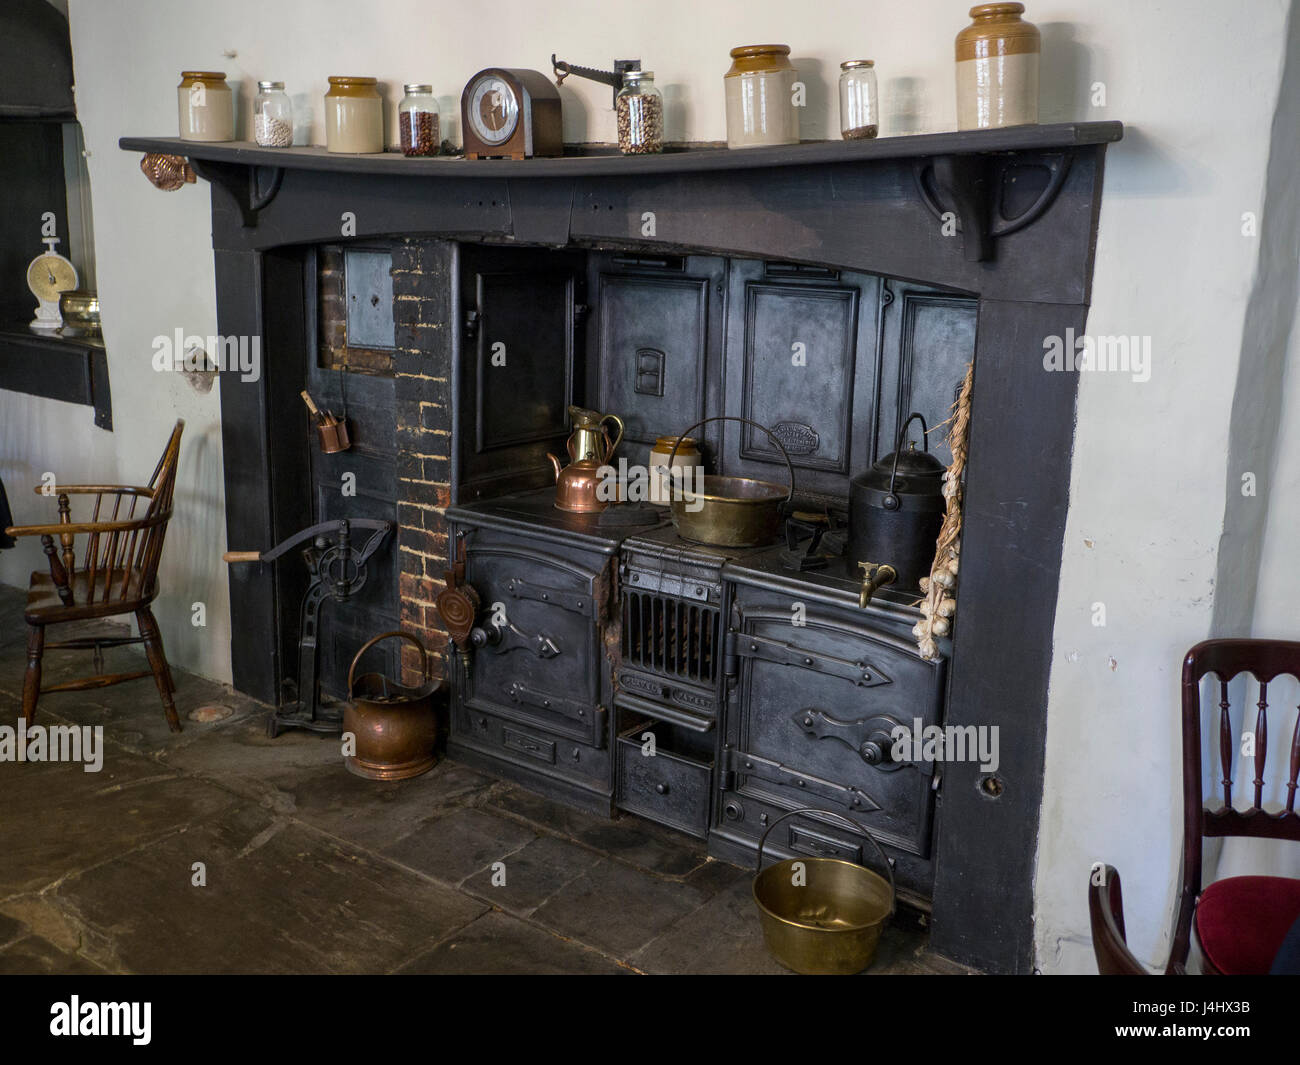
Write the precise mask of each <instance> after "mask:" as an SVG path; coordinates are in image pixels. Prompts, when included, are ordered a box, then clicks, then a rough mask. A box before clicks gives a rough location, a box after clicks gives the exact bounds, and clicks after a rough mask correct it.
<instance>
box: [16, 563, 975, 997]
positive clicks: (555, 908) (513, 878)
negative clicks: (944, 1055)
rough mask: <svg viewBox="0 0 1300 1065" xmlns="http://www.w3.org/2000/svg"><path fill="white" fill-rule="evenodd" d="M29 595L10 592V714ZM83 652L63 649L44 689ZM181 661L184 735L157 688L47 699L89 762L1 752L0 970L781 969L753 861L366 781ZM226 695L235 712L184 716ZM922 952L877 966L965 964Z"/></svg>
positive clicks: (900, 947) (486, 789)
mask: <svg viewBox="0 0 1300 1065" xmlns="http://www.w3.org/2000/svg"><path fill="white" fill-rule="evenodd" d="M22 603H23V593H22V592H21V591H20V590H18V589H14V588H6V587H0V725H9V726H16V724H17V721H18V718H19V716H20V705H21V703H20V698H19V696H20V692H21V689H22V676H23V666H24V658H25V652H24V647H25V642H24V641H25V626H24V624H23V621H22ZM65 636H66V632H65V633H61V634H60V635H59V636H58V637H57V638H65ZM109 654H110V655H111V654H116V655H118V656H119V657H118V659H117V660H118V661H123V662H126V661H127V660H128V659H129V658H130V657H132V656H133V655H134V654H135V652H134V651H133V650H119V651H116V652H112V651H110V652H109ZM111 661H112V660H110V664H111ZM89 665H90V663H89V661H88V658H86V657H84V653H83V655H82V656H78V655H76V654H74V653H70V652H50V653H49V654H47V656H46V670H45V673H46V680H47V682H48V681H50V680H54V679H65V678H67V677H71V676H75V675H77V673H78V672H81V671H84V670H86V669H87V668H88V667H89ZM124 668H125V667H124ZM131 668H142V667H140V666H132V667H131ZM175 672H176V682H177V686H178V688H179V691H178V693H177V696H176V702H177V707H178V709H179V711H180V715H181V720H182V722H183V724H184V726H185V731H184V732H183V733H181V734H180V735H173V734H172V733H170V732H169V731H168V730H167V725H166V722H165V720H164V719H163V713H162V708H161V705H160V704H159V702H158V699H157V696H156V693H155V691H154V687H153V684H152V682H151V681H149V680H147V679H146V680H142V681H134V682H131V683H128V684H122V685H118V686H116V687H112V688H102V689H98V690H94V691H89V692H78V693H64V694H54V695H48V696H45V697H43V698H42V700H41V703H40V706H39V708H38V711H37V720H36V723H37V724H42V723H44V724H51V723H56V724H64V723H70V724H77V725H92V726H93V725H102V726H103V734H104V750H103V764H102V768H101V769H100V771H98V772H85V771H84V768H83V766H82V765H80V764H69V763H31V762H28V763H16V762H12V761H3V762H0V973H97V972H101V971H107V972H115V973H128V972H129V973H200V972H202V973H317V972H324V973H393V972H396V973H609V974H635V973H771V974H777V973H782V972H784V970H783V969H781V967H780V966H779V965H777V964H776V963H775V962H774V961H773V960H772V959H771V958H770V957H769V956H768V954H767V952H766V951H765V949H764V947H763V941H762V935H761V933H760V931H759V925H758V920H757V916H756V914H755V911H754V905H753V901H752V899H751V898H750V894H749V875H748V874H747V872H746V871H745V870H742V869H738V868H735V867H733V866H730V865H727V864H724V863H721V862H717V861H713V860H710V859H709V858H708V857H707V856H706V855H705V853H704V849H703V846H702V845H701V844H699V843H697V842H696V841H693V840H690V839H687V838H685V837H683V836H679V835H676V834H674V833H671V832H668V831H666V830H661V829H659V828H658V827H657V826H655V825H652V824H650V823H648V822H646V821H643V820H640V819H638V818H635V817H630V816H625V817H620V818H618V819H615V820H606V819H603V818H600V817H596V816H592V815H589V814H583V813H577V812H574V811H572V810H569V809H567V808H565V807H562V806H558V805H556V804H554V803H552V802H549V801H548V800H546V799H543V798H540V797H538V796H536V795H534V794H531V793H529V792H527V791H524V790H522V789H520V788H518V787H515V786H513V785H509V784H505V783H502V782H500V781H496V780H494V779H492V778H490V777H488V776H485V775H483V774H481V773H478V772H475V771H473V770H471V769H469V768H467V767H465V766H462V765H458V764H457V763H455V762H452V761H448V760H444V761H442V762H441V763H440V764H439V765H438V766H437V767H436V768H435V769H434V770H432V771H431V772H429V773H427V774H425V775H424V776H422V777H418V778H416V779H414V780H408V781H399V782H391V783H378V782H374V781H369V780H363V779H360V778H358V777H355V776H353V775H351V774H350V773H348V772H346V771H345V770H344V768H343V766H342V764H341V762H340V758H339V746H338V741H337V740H335V739H333V738H327V737H321V736H317V735H312V734H308V733H304V732H289V733H285V734H282V735H281V736H280V737H279V738H277V739H274V740H272V739H269V738H268V737H267V735H266V730H265V713H266V708H265V707H263V706H261V705H260V704H257V703H255V702H253V701H251V700H249V699H247V698H245V697H243V696H241V695H238V694H236V693H235V692H233V691H231V690H230V689H229V688H227V687H224V686H222V685H219V684H216V683H213V682H212V681H208V680H204V679H202V678H199V677H196V676H193V675H190V674H186V673H184V672H182V671H180V670H176V671H175ZM213 705H216V706H224V707H229V708H230V709H231V710H232V711H233V714H232V715H231V716H230V717H228V718H226V719H224V720H221V721H218V722H216V723H209V724H204V723H201V722H198V721H193V720H190V719H189V715H190V714H191V713H192V712H193V711H195V710H197V709H198V708H200V707H205V706H213ZM497 862H501V863H504V869H505V883H504V884H498V883H494V882H493V881H494V877H493V875H492V867H493V864H494V863H497ZM496 879H497V880H499V879H500V877H497V878H496ZM200 881H201V883H200ZM926 942H927V940H926V933H925V930H924V928H923V927H922V922H921V921H920V920H919V919H918V918H917V916H916V915H914V914H913V915H910V916H909V915H906V914H902V913H900V915H899V916H898V917H897V918H896V919H895V920H894V922H893V923H892V924H891V926H890V927H889V928H888V929H887V930H886V932H885V934H884V936H883V938H882V942H881V946H880V949H879V953H878V956H877V961H876V963H875V965H874V966H873V967H872V969H871V970H870V972H872V973H875V974H908V973H934V972H962V971H965V970H962V969H960V968H959V967H958V966H955V965H953V964H952V963H950V962H947V961H945V960H944V959H942V958H939V957H937V956H936V955H933V954H931V953H929V952H928V951H927V949H926Z"/></svg>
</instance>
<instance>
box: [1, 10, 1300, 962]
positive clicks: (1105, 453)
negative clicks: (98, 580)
mask: <svg viewBox="0 0 1300 1065" xmlns="http://www.w3.org/2000/svg"><path fill="white" fill-rule="evenodd" d="M968 6H969V5H968V4H967V3H965V2H964V0H961V2H958V0H914V2H911V3H908V4H898V3H894V2H884V0H833V2H824V3H818V4H816V5H809V4H805V5H791V4H789V3H788V2H787V0H747V2H743V3H742V2H739V0H728V2H712V3H708V4H703V3H699V2H698V0H659V2H656V3H653V4H647V5H631V4H610V3H608V2H607V0H601V2H597V0H567V2H561V0H557V2H553V3H550V4H546V5H538V4H535V3H525V2H523V0H497V2H496V3H494V4H491V5H482V4H462V3H431V2H427V0H371V2H369V3H366V4H363V5H357V4H356V3H355V0H312V2H307V0H223V2H222V3H207V2H202V3H193V2H180V0H71V3H70V8H71V23H72V37H73V51H74V61H75V65H76V74H77V83H78V94H77V99H78V109H79V113H80V116H81V121H82V123H83V125H84V126H85V132H86V143H87V147H88V149H89V150H90V152H91V156H90V160H89V165H90V176H91V184H92V190H93V195H94V213H95V230H96V250H97V256H98V264H99V283H100V293H101V298H102V302H103V307H104V310H103V315H104V330H105V337H106V341H107V344H108V351H109V357H110V364H111V373H112V378H113V390H114V398H115V412H114V413H115V421H116V423H117V426H118V428H117V431H116V432H115V433H113V434H111V435H109V434H104V433H100V432H99V431H98V430H93V429H88V428H85V427H84V425H83V424H82V423H83V422H84V423H85V424H86V425H88V424H89V415H88V414H87V413H86V412H85V409H84V408H67V407H64V406H62V405H59V404H53V403H43V402H38V401H31V400H28V399H27V398H25V397H12V396H7V395H3V394H0V443H2V444H3V445H4V448H5V450H3V452H0V454H3V455H4V456H5V458H4V460H3V462H4V463H5V465H3V466H2V467H0V474H2V475H3V476H4V477H5V480H6V483H8V484H11V485H15V486H17V485H18V484H20V483H22V482H25V481H30V480H32V477H33V475H35V474H36V473H37V471H39V470H41V469H45V468H49V467H50V465H51V464H54V465H53V468H62V467H63V466H68V467H70V468H76V469H84V468H86V465H87V463H88V462H89V461H91V460H93V462H97V463H100V464H101V466H102V468H103V470H104V473H105V475H107V474H108V473H110V472H111V473H112V474H114V475H115V476H122V477H124V478H125V477H140V476H145V475H147V474H148V472H149V470H150V469H151V468H152V464H153V461H154V458H155V456H156V453H157V451H158V449H159V448H160V447H161V446H162V442H163V439H164V437H165V436H166V433H167V430H168V428H169V426H170V424H171V422H172V420H173V419H174V418H175V417H176V416H177V415H178V414H183V415H184V416H185V417H186V418H187V420H188V423H189V427H188V429H187V437H186V440H187V443H186V448H185V450H184V452H183V455H184V459H183V463H182V472H181V482H180V489H179V491H178V503H179V504H180V506H179V508H178V510H179V514H180V517H179V518H178V519H177V521H176V522H175V523H174V526H173V532H172V535H171V538H170V540H169V550H168V554H167V556H166V558H165V560H164V574H163V580H164V588H166V589H167V590H168V596H167V598H166V599H165V601H164V602H163V603H162V605H161V608H160V610H159V615H160V620H161V621H162V623H163V625H164V629H165V634H166V637H167V639H168V642H169V649H170V651H171V653H172V655H173V657H174V659H175V660H176V661H177V662H178V663H179V664H182V665H186V666H189V667H190V668H195V669H198V670H199V671H201V672H204V673H207V674H210V675H213V676H217V677H220V678H226V677H227V676H228V670H229V663H228V637H229V632H228V619H227V613H228V610H227V603H226V593H225V573H224V571H223V568H222V566H221V564H220V562H219V556H220V553H221V551H222V549H223V547H224V531H223V530H224V526H223V521H222V517H221V507H222V498H221V477H220V468H221V454H220V452H221V447H220V441H219V434H218V416H219V414H218V412H219V408H218V397H217V394H216V392H215V391H214V392H213V393H212V394H210V395H207V396H196V395H195V394H193V393H192V392H191V390H190V389H189V386H188V385H186V384H185V383H184V381H182V380H180V379H178V378H175V377H173V376H170V375H159V374H156V373H154V372H153V371H152V370H151V368H150V364H149V355H150V342H151V339H152V338H153V337H154V336H155V335H159V334H168V333H171V332H172V331H173V330H174V329H176V328H177V327H183V328H184V329H185V330H186V331H187V332H192V333H204V334H206V333H208V332H211V331H213V327H214V323H215V309H214V291H213V268H212V257H211V251H210V232H209V219H208V196H207V189H206V186H205V185H204V184H203V183H202V182H200V183H199V185H198V186H196V187H189V188H185V189H183V190H181V191H179V192H176V193H161V192H157V191H155V190H154V189H153V188H152V187H150V186H149V185H148V183H147V182H146V181H145V180H144V178H143V177H142V176H141V175H140V172H139V170H138V162H139V160H138V158H137V157H136V156H135V155H133V154H127V153H124V152H121V151H119V150H118V149H117V146H116V145H117V138H118V137H119V136H122V135H124V134H151V133H158V134H170V133H172V132H173V131H174V130H175V126H176V114H175V86H176V83H177V80H178V73H179V71H180V70H181V69H183V68H195V67H198V68H214V69H223V70H226V71H227V72H228V74H229V75H230V79H231V81H232V82H239V83H241V85H242V87H244V88H245V89H247V88H248V87H249V86H250V85H251V84H252V83H253V82H255V81H256V80H257V79H258V78H268V77H274V78H280V79H283V80H284V81H285V82H286V83H287V86H288V89H289V92H290V93H291V95H293V97H294V99H295V102H296V103H297V104H298V106H300V107H301V108H302V109H303V112H304V118H305V117H306V116H307V115H308V114H310V116H311V117H310V121H309V123H308V124H309V126H310V130H311V132H310V134H309V136H310V139H311V140H312V141H313V142H319V141H320V140H322V129H323V125H322V117H321V116H322V107H321V99H320V98H321V96H322V95H323V93H324V91H325V87H326V81H325V79H326V77H327V75H330V74H339V73H354V74H371V75H374V76H376V77H378V78H380V79H381V81H382V82H385V83H386V84H387V85H388V86H389V89H390V92H389V113H390V126H389V129H390V136H389V138H388V139H389V140H390V141H392V140H393V139H394V137H393V136H392V125H391V115H392V112H393V110H394V109H395V106H396V102H397V99H398V98H399V97H400V93H401V83H402V82H404V81H412V80H419V81H429V82H432V83H433V84H434V86H435V90H436V92H437V93H438V94H439V95H440V96H442V97H443V98H444V105H445V106H444V121H446V119H447V118H450V117H452V115H453V114H454V110H455V102H456V100H457V99H458V95H459V91H460V88H461V87H462V85H463V84H464V82H465V81H466V80H467V79H468V77H469V76H470V75H471V74H472V73H474V71H476V70H478V69H480V68H481V67H484V66H489V65H506V66H531V67H535V68H537V69H541V70H547V69H548V57H549V56H550V54H551V52H552V51H555V52H558V53H559V55H560V58H562V59H568V60H571V61H573V62H577V63H581V64H584V65H588V66H597V67H599V66H606V65H608V63H609V62H610V61H611V60H612V59H613V58H615V57H616V56H617V57H623V56H639V57H640V58H641V59H642V60H643V63H644V65H645V66H647V67H650V68H653V69H654V70H655V71H656V73H657V75H658V77H657V81H658V83H659V84H660V86H661V87H662V88H663V90H664V94H665V97H666V100H667V104H668V111H667V121H668V135H669V137H670V138H671V139H688V140H720V139H722V138H723V137H724V135H725V133H724V130H725V127H724V113H723V96H722V74H723V72H724V71H725V69H726V67H727V65H728V63H729V59H728V57H727V49H728V48H729V47H731V46H733V45H736V44H743V43H753V42H756V41H765V40H769V39H770V40H777V41H785V42H788V43H789V44H790V45H791V46H792V47H793V56H794V58H795V61H796V64H797V65H798V67H799V69H800V71H801V74H802V76H803V78H804V79H805V81H806V82H807V84H808V90H809V92H808V107H807V109H806V110H805V111H804V113H803V116H802V123H803V125H802V133H803V135H804V136H805V137H823V136H827V135H835V133H836V132H837V130H838V117H837V113H836V107H837V104H836V96H835V77H836V75H837V72H838V64H839V62H840V60H842V59H846V58H860V57H865V58H874V59H875V60H876V63H877V71H878V74H879V77H880V83H881V89H882V96H883V99H884V108H885V110H884V123H883V127H884V128H883V130H882V133H884V134H890V133H898V132H914V131H933V130H944V129H951V128H952V127H953V125H954V123H955V105H954V101H953V92H954V89H953V84H954V77H953V70H952V38H953V37H954V35H955V34H956V33H957V31H958V30H959V29H961V28H962V26H964V25H965V24H966V22H967V21H968V20H967V18H966V9H967V7H968ZM1029 6H1030V10H1029V12H1028V14H1027V17H1029V18H1031V19H1032V20H1033V21H1034V22H1035V23H1037V24H1038V25H1039V26H1040V28H1042V30H1043V32H1044V48H1045V59H1044V69H1043V75H1042V81H1043V88H1042V94H1041V96H1042V114H1041V118H1042V120H1043V121H1054V120H1064V119H1102V118H1118V119H1122V120H1124V121H1125V122H1126V123H1129V124H1130V129H1129V132H1128V133H1127V134H1126V139H1125V141H1124V142H1123V143H1121V144H1120V145H1118V146H1115V147H1113V148H1112V149H1111V151H1110V153H1109V155H1108V159H1107V182H1106V192H1105V198H1104V204H1103V211H1102V219H1101V238H1100V244H1099V247H1098V254H1097V267H1096V288H1095V293H1094V302H1093V309H1092V314H1091V316H1090V320H1089V327H1090V330H1091V331H1092V332H1094V333H1097V334H1108V333H1113V334H1126V335H1127V334H1135V333H1136V334H1146V335H1150V336H1151V337H1152V339H1153V347H1154V356H1155V365H1154V371H1153V374H1152V379H1151V381H1150V382H1149V383H1146V384H1134V383H1132V382H1130V381H1129V380H1127V379H1119V378H1114V377H1101V376H1095V375H1094V376H1088V377H1086V378H1085V380H1083V381H1082V382H1081V386H1080V399H1079V410H1078V438H1077V439H1078V443H1077V446H1076V453H1075V465H1074V476H1073V483H1072V486H1071V511H1070V517H1069V522H1068V530H1067V537H1066V545H1065V557H1064V564H1063V570H1062V586H1061V598H1060V607H1059V610H1058V617H1057V625H1056V639H1057V653H1056V657H1055V661H1054V668H1053V676H1052V685H1051V687H1052V693H1051V699H1050V704H1049V707H1048V708H1047V713H1048V721H1049V729H1048V759H1047V779H1046V795H1045V799H1044V807H1043V832H1042V838H1041V844H1040V856H1039V868H1038V880H1037V889H1036V890H1037V897H1038V907H1037V908H1038V924H1037V941H1038V953H1039V958H1040V964H1041V965H1042V967H1043V968H1044V969H1046V970H1048V971H1089V970H1090V969H1091V967H1092V961H1091V952H1090V949H1089V947H1088V941H1087V911H1086V906H1085V901H1084V887H1085V881H1086V876H1087V870H1088V867H1089V865H1090V863H1091V862H1092V861H1093V860H1096V859H1104V860H1107V861H1110V862H1112V863H1113V864H1115V865H1117V866H1119V867H1120V869H1121V870H1122V871H1123V873H1124V876H1125V892H1126V901H1127V903H1128V907H1129V922H1128V923H1129V930H1130V935H1131V938H1132V940H1133V942H1134V945H1135V947H1136V949H1137V950H1138V952H1139V954H1140V955H1142V956H1144V957H1147V958H1150V959H1155V958H1157V957H1162V956H1163V950H1164V946H1163V938H1162V937H1163V934H1164V932H1163V930H1164V928H1165V926H1166V924H1167V912H1168V908H1169V903H1170V898H1171V891H1172V884H1173V879H1174V876H1175V873H1176V868H1177V852H1176V849H1175V841H1176V838H1177V824H1176V822H1177V814H1176V810H1175V806H1174V800H1175V796H1176V788H1177V786H1176V783H1175V772H1174V768H1173V767H1175V766H1176V765H1177V761H1178V741H1177V691H1176V681H1177V667H1178V663H1179V660H1180V657H1181V655H1182V652H1183V651H1184V650H1185V649H1186V648H1187V647H1188V646H1190V645H1191V644H1192V643H1194V642H1195V641H1196V640H1197V639H1200V638H1202V637H1203V636H1204V635H1205V634H1206V630H1207V626H1208V622H1209V618H1210V610H1211V605H1212V596H1213V587H1212V578H1213V574H1214V566H1215V550H1216V546H1217V540H1218V535H1219V531H1220V528H1221V523H1222V512H1223V499H1222V493H1223V487H1222V486H1223V484H1224V456H1225V454H1226V452H1227V439H1226V437H1227V427H1228V414H1229V403H1230V398H1231V395H1232V386H1233V381H1234V377H1235V371H1236V362H1237V358H1238V349H1239V346H1240V337H1241V318H1242V313H1243V309H1244V304H1245V299H1246V295H1247V292H1248V288H1249V284H1250V278H1251V272H1252V265H1253V261H1254V254H1255V246H1254V242H1253V241H1252V240H1249V239H1246V238H1243V237H1242V236H1241V234H1240V216H1241V213H1242V212H1243V211H1247V210H1252V209H1257V208H1258V200H1259V197H1260V194H1261V189H1262V187H1263V173H1264V166H1265V162H1266V159H1267V150H1268V133H1269V119H1270V116H1271V113H1272V109H1273V97H1274V96H1275V94H1276V92H1277V85H1278V76H1279V63H1280V48H1281V41H1282V32H1281V31H1282V26H1283V21H1284V18H1285V8H1286V5H1285V3H1284V0H1248V2H1245V3H1242V4H1238V5H1235V6H1232V7H1231V8H1225V7H1224V6H1223V5H1219V4H1215V3H1211V2H1209V0H1197V2H1187V3H1180V4H1176V5H1171V4H1168V3H1162V2H1159V0H1095V2H1092V3H1087V4H1083V3H1077V2H1076V3H1064V2H1059V0H1052V2H1042V3H1035V2H1031V3H1030V5H1029ZM227 53H233V55H230V56H228V55H227ZM1097 81H1101V82H1103V83H1104V86H1105V92H1106V103H1105V106H1092V105H1091V104H1090V100H1089V96H1090V91H1091V87H1092V85H1093V83H1094V82H1097ZM562 94H563V97H564V102H565V138H566V140H569V141H583V140H592V141H608V140H612V139H613V134H614V128H613V118H612V113H611V111H610V110H609V92H608V90H607V89H606V88H605V87H603V86H598V85H594V84H592V83H589V82H584V81H581V80H580V79H577V78H571V79H570V80H569V81H567V82H566V83H565V87H564V88H563V90H562ZM248 101H249V95H248V94H247V93H245V94H244V96H243V101H242V102H243V114H244V125H245V127H246V116H247V107H248ZM452 131H453V132H454V133H455V134H456V135H458V130H456V128H455V123H453V124H452ZM20 423H21V428H18V427H17V426H19V424H20ZM46 456H48V457H46ZM231 458H232V460H234V461H238V459H237V456H231ZM1025 461H1027V462H1032V461H1033V456H1032V455H1026V456H1025ZM13 494H14V495H15V497H18V498H15V500H14V502H15V504H16V506H18V507H20V508H21V509H19V513H18V518H19V520H27V519H28V518H29V516H30V513H29V512H28V510H27V509H26V508H27V504H26V502H24V499H25V497H19V496H18V492H17V491H16V490H15V491H14V492H13ZM1292 527H1294V526H1292ZM1085 540H1087V541H1091V544H1092V546H1090V547H1089V546H1086V544H1085ZM238 546H241V547H247V546H252V545H238ZM11 554H12V553H11ZM0 560H2V561H0V579H3V580H5V581H6V582H10V583H20V582H21V579H25V578H20V571H25V568H30V567H28V565H27V563H28V562H29V561H30V559H24V560H22V563H21V565H20V564H19V561H18V560H16V559H12V558H5V556H0ZM198 600H201V601H204V602H206V603H207V604H208V605H209V610H208V628H207V629H206V630H195V629H193V628H192V627H190V626H189V624H188V613H189V604H190V603H191V602H193V601H198ZM1094 602H1104V603H1105V604H1106V608H1107V625H1106V626H1105V627H1104V628H1096V627H1094V626H1093V625H1092V624H1091V605H1092V604H1093V603H1094ZM1112 659H1113V660H1114V665H1113V667H1112V665H1111V660H1112Z"/></svg>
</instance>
